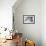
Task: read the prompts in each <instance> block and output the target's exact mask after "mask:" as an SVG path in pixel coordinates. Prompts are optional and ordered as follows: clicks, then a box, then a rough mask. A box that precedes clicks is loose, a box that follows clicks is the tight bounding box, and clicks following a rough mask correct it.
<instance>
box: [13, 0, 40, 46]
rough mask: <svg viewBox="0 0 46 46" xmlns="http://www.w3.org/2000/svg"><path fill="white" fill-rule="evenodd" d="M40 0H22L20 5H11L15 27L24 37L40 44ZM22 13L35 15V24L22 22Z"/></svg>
mask: <svg viewBox="0 0 46 46" xmlns="http://www.w3.org/2000/svg"><path fill="white" fill-rule="evenodd" d="M40 13H41V1H40V0H23V1H22V2H21V3H20V5H17V7H16V5H14V6H13V14H14V19H15V22H14V23H15V28H16V29H17V30H18V32H22V33H23V36H24V38H28V39H32V40H34V41H35V43H36V46H41V14H40ZM23 15H35V24H23Z"/></svg>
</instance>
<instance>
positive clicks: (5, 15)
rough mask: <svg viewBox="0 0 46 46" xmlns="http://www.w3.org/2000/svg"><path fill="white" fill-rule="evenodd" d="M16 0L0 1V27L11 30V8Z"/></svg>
mask: <svg viewBox="0 0 46 46" xmlns="http://www.w3.org/2000/svg"><path fill="white" fill-rule="evenodd" d="M15 2H16V0H0V27H7V28H9V29H11V28H12V6H13V4H14V3H15Z"/></svg>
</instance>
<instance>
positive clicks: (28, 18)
mask: <svg viewBox="0 0 46 46" xmlns="http://www.w3.org/2000/svg"><path fill="white" fill-rule="evenodd" d="M23 23H24V24H35V15H23Z"/></svg>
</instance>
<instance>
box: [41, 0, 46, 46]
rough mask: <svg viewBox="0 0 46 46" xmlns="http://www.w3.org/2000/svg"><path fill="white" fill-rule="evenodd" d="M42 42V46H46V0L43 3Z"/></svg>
mask: <svg viewBox="0 0 46 46" xmlns="http://www.w3.org/2000/svg"><path fill="white" fill-rule="evenodd" d="M41 40H42V46H46V0H42V1H41Z"/></svg>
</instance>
